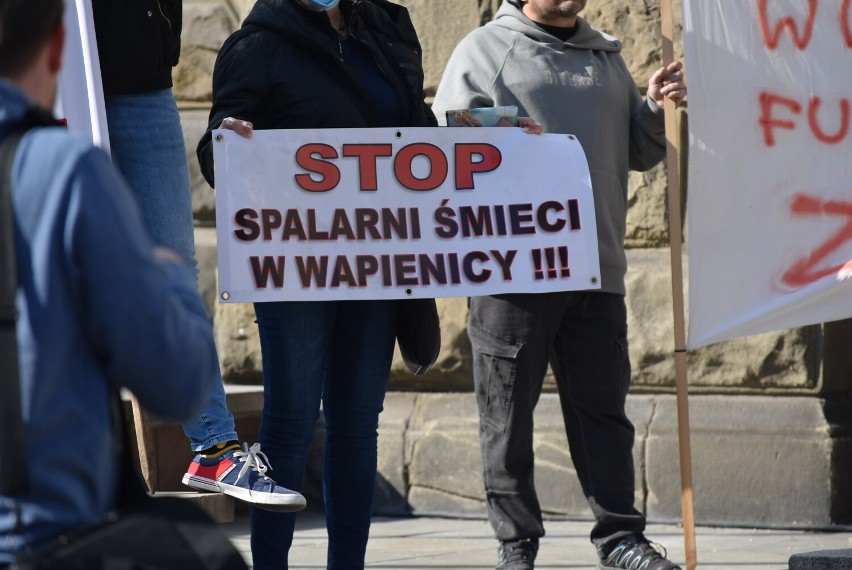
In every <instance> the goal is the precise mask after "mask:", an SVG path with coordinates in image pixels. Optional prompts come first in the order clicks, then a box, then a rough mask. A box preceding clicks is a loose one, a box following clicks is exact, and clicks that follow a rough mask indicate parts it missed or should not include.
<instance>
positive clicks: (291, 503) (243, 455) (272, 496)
mask: <svg viewBox="0 0 852 570" xmlns="http://www.w3.org/2000/svg"><path fill="white" fill-rule="evenodd" d="M268 464H269V459H268V458H267V457H266V454H264V453H263V452H262V451H261V450H260V444H259V443H255V444H254V445H252V446H251V447H248V446H247V445H246V444H245V443H244V444H243V446H242V449H236V448H235V449H232V450H230V451H227V452H225V453H223V454H222V455H220V456H218V457H204V456H203V455H196V456H195V458H194V459H193V460H192V463H190V464H189V469H187V472H186V474H184V476H183V484H184V485H188V486H190V487H193V488H195V489H201V490H202V491H212V492H214V493H224V494H226V495H230V496H231V497H234V498H235V499H239V500H241V501H245V502H247V503H250V504H252V505H254V506H256V507H259V508H261V509H266V510H268V511H279V512H292V511H301V510H302V509H304V508H305V498H304V497H303V496H302V495H301V494H300V493H297V492H296V491H291V490H290V489H287V488H285V487H282V486H281V485H278V484H277V483H276V482H275V481H273V480H272V479H270V478H269V477H267V476H266V471H267V470H268V469H269V465H268Z"/></svg>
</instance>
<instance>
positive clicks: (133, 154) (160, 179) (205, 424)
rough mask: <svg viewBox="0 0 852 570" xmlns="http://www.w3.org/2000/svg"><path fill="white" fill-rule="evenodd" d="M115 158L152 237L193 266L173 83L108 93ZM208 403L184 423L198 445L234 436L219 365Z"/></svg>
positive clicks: (185, 176) (195, 447) (187, 191)
mask: <svg viewBox="0 0 852 570" xmlns="http://www.w3.org/2000/svg"><path fill="white" fill-rule="evenodd" d="M106 114H107V123H108V125H109V142H110V147H111V151H112V161H113V164H115V166H116V167H117V168H118V169H119V170H120V171H121V173H122V174H123V175H124V177H125V178H126V179H127V182H128V183H129V184H130V188H131V190H133V193H134V194H135V196H136V199H137V201H138V203H139V207H140V209H141V211H142V219H143V221H144V223H145V227H146V228H147V229H148V233H149V235H150V236H151V239H153V240H154V243H155V244H157V245H159V246H163V247H168V248H170V249H173V250H174V251H176V252H177V253H178V254H179V255H180V256H181V257H183V258H184V259H185V260H186V262H187V263H188V264H190V265H191V266H192V267H193V268H196V270H197V263H196V261H195V233H194V230H193V223H192V200H191V194H190V189H189V173H188V169H187V164H186V146H185V144H184V140H183V130H182V129H181V126H180V115H179V114H178V110H177V105H176V104H175V98H174V95H172V90H171V89H166V90H163V91H153V92H150V93H138V94H133V95H112V96H108V97H107V98H106ZM216 374H217V375H218V376H219V381H218V382H216V383H215V386H216V387H215V388H214V390H213V394H212V395H211V396H210V402H209V404H208V405H207V406H206V407H205V408H204V409H203V410H202V411H201V413H200V415H199V417H198V419H197V420H192V421H188V422H185V423H184V424H183V430H184V433H186V435H187V437H188V438H189V440H190V443H191V444H192V449H193V450H194V451H198V450H201V449H205V448H207V447H211V446H213V445H216V444H217V443H222V442H224V441H228V440H232V439H237V434H236V431H235V430H234V417H233V416H232V415H231V412H230V411H229V410H228V406H227V402H226V400H225V387H224V386H223V384H222V379H221V373H220V372H219V369H218V367H217V369H216Z"/></svg>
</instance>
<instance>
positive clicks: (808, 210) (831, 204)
mask: <svg viewBox="0 0 852 570" xmlns="http://www.w3.org/2000/svg"><path fill="white" fill-rule="evenodd" d="M790 211H791V212H793V214H798V215H800V216H804V215H818V216H820V218H819V220H820V221H822V220H824V219H825V218H823V217H822V216H826V215H828V216H842V217H845V218H846V223H845V224H844V225H843V227H842V228H840V230H839V231H838V232H836V233H835V234H834V235H832V236H831V237H830V238H828V240H826V241H825V243H823V244H822V245H820V246H819V247H818V248H816V249H815V250H814V251H812V252H811V254H810V255H808V256H807V257H804V258H802V259H800V260H798V261H797V262H796V263H794V264H793V265H792V266H791V267H790V269H788V270H787V271H785V272H784V275H782V276H781V281H782V282H783V283H784V284H785V285H789V286H790V287H796V288H799V287H804V286H805V285H810V284H811V283H813V282H815V281H819V280H820V279H822V278H823V277H826V276H828V275H832V274H838V277H844V276H843V275H840V274H839V273H840V272H841V271H843V270H844V268H845V267H846V266H847V265H849V264H848V263H845V264H843V265H836V266H833V267H817V265H818V264H819V263H820V262H822V261H823V260H824V259H825V258H826V257H828V256H829V254H831V253H833V252H835V251H837V250H838V249H840V246H842V245H843V244H844V243H846V242H847V241H852V202H836V201H827V202H824V201H822V200H820V199H819V198H815V197H813V196H805V195H799V196H796V197H795V198H794V199H793V203H792V204H791V205H790Z"/></svg>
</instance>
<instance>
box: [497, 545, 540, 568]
mask: <svg viewBox="0 0 852 570" xmlns="http://www.w3.org/2000/svg"><path fill="white" fill-rule="evenodd" d="M536 550H537V549H536V546H535V543H534V542H532V541H531V540H529V539H524V540H520V541H518V542H516V543H514V544H511V545H509V544H505V543H504V544H501V545H500V549H499V559H498V561H497V564H498V565H500V564H507V563H510V562H532V560H533V558H534V557H535V551H536Z"/></svg>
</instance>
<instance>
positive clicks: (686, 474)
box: [660, 0, 698, 570]
mask: <svg viewBox="0 0 852 570" xmlns="http://www.w3.org/2000/svg"><path fill="white" fill-rule="evenodd" d="M660 20H661V23H662V36H663V65H668V64H670V63H671V62H673V61H674V43H673V38H674V23H673V19H672V1H671V0H662V1H661V3H660ZM664 111H665V121H666V168H667V172H666V174H667V176H668V201H669V240H670V242H671V264H672V306H673V310H674V340H675V353H674V360H675V382H676V385H677V430H678V447H679V450H680V487H681V510H682V513H683V541H684V550H685V552H686V568H687V570H695V567H696V566H697V565H698V554H697V551H696V546H695V513H694V510H693V500H692V449H691V445H690V440H689V400H688V382H687V360H686V325H685V319H684V302H683V258H682V255H683V253H682V247H681V242H682V228H681V209H680V208H681V205H680V194H681V191H680V173H679V169H678V128H677V104H676V103H675V102H674V101H672V100H671V99H668V98H666V100H665V107H664Z"/></svg>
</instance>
